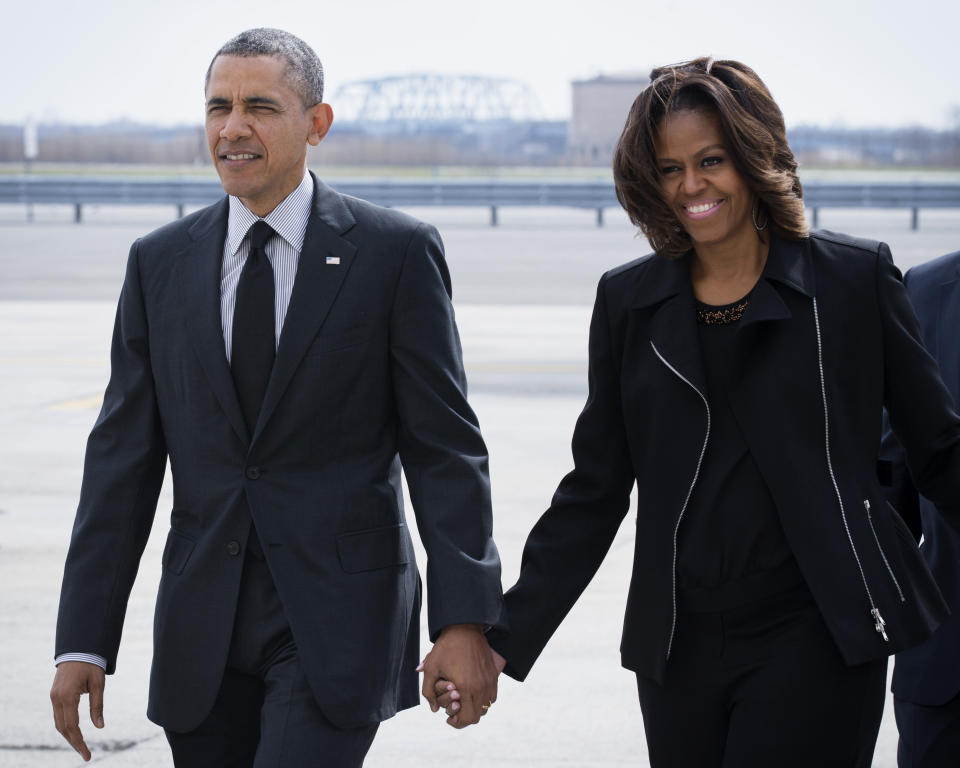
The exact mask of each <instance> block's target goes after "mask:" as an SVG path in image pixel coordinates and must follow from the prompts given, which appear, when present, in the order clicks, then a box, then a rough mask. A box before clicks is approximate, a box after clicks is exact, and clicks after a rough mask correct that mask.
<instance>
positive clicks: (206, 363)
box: [180, 198, 249, 443]
mask: <svg viewBox="0 0 960 768" xmlns="http://www.w3.org/2000/svg"><path fill="white" fill-rule="evenodd" d="M228 210H229V206H228V202H227V198H224V199H223V200H222V201H221V202H220V203H218V204H216V205H215V206H213V207H211V208H210V209H209V210H208V212H207V214H206V215H204V216H203V217H201V218H200V219H198V220H197V222H196V223H195V224H194V225H193V226H192V227H191V228H190V230H189V234H190V237H191V238H192V239H193V242H192V243H191V244H190V245H188V246H187V248H186V250H185V251H184V252H183V253H182V254H181V256H180V284H181V286H182V288H183V296H184V301H185V304H186V310H187V316H188V317H189V318H191V328H192V330H193V333H191V336H190V338H191V341H192V342H193V348H194V350H195V351H196V353H197V358H198V359H199V361H200V366H201V367H202V368H203V371H204V373H205V374H206V376H207V379H208V381H209V382H210V387H211V388H212V389H213V392H214V395H215V396H216V398H217V401H218V402H219V403H220V407H221V408H223V411H224V413H225V414H226V415H227V419H228V420H229V421H230V424H231V426H232V427H233V429H234V431H235V432H236V433H237V436H238V437H239V438H240V439H241V440H242V441H243V442H244V443H246V442H247V441H248V440H249V434H248V433H247V428H246V425H245V424H244V421H243V412H242V411H241V410H240V403H239V401H238V400H237V393H236V389H234V386H233V377H232V376H231V375H230V366H229V365H228V364H227V353H226V351H225V349H224V346H223V326H222V325H221V318H220V272H221V267H222V262H223V241H224V238H225V237H226V229H227V214H228Z"/></svg>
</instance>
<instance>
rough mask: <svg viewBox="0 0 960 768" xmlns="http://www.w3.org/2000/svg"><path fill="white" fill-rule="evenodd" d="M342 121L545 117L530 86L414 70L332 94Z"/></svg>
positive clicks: (445, 122)
mask: <svg viewBox="0 0 960 768" xmlns="http://www.w3.org/2000/svg"><path fill="white" fill-rule="evenodd" d="M330 104H331V105H332V106H333V109H334V114H335V115H336V117H337V120H338V121H339V122H349V123H361V124H371V123H374V124H382V125H389V124H396V125H398V126H400V125H412V124H413V125H415V126H416V127H429V126H431V125H438V124H441V125H458V124H464V123H468V124H469V123H475V122H482V121H512V122H524V121H531V120H540V119H542V111H541V109H540V104H539V102H538V100H537V97H536V96H535V95H534V93H533V91H532V90H530V88H529V87H528V86H527V85H526V84H524V83H522V82H520V81H518V80H511V79H508V78H496V77H480V76H476V75H439V74H412V75H402V76H397V77H382V78H379V79H375V80H356V81H353V82H349V83H344V84H343V85H341V86H340V87H339V88H338V89H337V90H336V91H335V92H334V94H333V95H332V96H331V97H330Z"/></svg>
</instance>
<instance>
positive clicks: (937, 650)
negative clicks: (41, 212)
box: [884, 251, 960, 706]
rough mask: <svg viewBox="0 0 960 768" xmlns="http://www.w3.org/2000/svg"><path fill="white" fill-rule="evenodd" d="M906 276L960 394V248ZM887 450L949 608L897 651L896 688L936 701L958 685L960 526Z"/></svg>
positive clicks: (890, 448) (909, 696)
mask: <svg viewBox="0 0 960 768" xmlns="http://www.w3.org/2000/svg"><path fill="white" fill-rule="evenodd" d="M904 283H905V284H906V287H907V293H908V295H909V296H910V299H911V301H912V302H913V305H914V307H915V308H916V310H917V316H918V317H919V319H920V330H921V333H922V334H923V341H924V344H926V346H927V349H929V350H930V352H931V354H932V355H933V356H934V357H935V358H936V359H937V362H938V363H939V364H940V374H941V376H942V377H943V381H944V383H945V384H946V385H947V389H949V390H950V393H951V394H952V395H953V398H954V400H955V401H960V251H957V252H956V253H951V254H948V255H946V256H942V257H941V258H939V259H934V260H933V261H929V262H927V263H926V264H921V265H920V266H918V267H914V268H913V269H911V270H910V271H909V272H907V274H906V276H905V277H904ZM884 449H885V452H886V455H887V457H888V458H891V459H892V460H893V472H892V478H893V483H892V488H891V492H890V500H891V502H892V503H893V505H894V506H895V507H896V508H897V510H898V511H899V512H900V514H901V516H903V518H904V519H905V520H906V521H907V523H908V524H909V525H910V528H911V529H912V530H913V531H914V534H915V535H916V536H917V538H919V537H920V533H921V532H922V533H923V538H924V542H923V546H922V547H921V552H923V557H924V559H925V560H926V561H927V564H928V565H929V566H930V570H931V571H932V572H933V575H934V578H936V580H937V584H938V585H939V586H940V590H941V591H942V592H943V596H944V598H945V599H946V601H947V604H948V605H949V606H950V610H951V611H952V613H951V615H950V617H949V618H947V619H946V620H945V621H944V622H943V624H941V625H940V627H939V628H938V629H937V631H936V632H934V634H933V636H932V637H930V639H929V640H927V641H926V642H924V643H923V644H922V645H919V646H917V647H916V648H911V649H910V650H909V651H903V652H901V653H898V654H897V662H896V666H895V667H894V671H893V692H894V693H895V694H896V696H897V698H900V699H904V700H906V701H912V702H914V703H917V704H924V705H928V706H936V705H939V704H944V703H946V702H947V701H949V700H950V699H952V698H953V697H954V696H956V695H957V693H958V692H960V663H958V660H960V531H958V530H957V529H956V528H954V527H952V526H951V525H950V524H949V523H948V522H947V520H946V519H945V518H944V516H943V515H942V514H939V513H938V512H937V509H936V507H934V505H933V503H932V502H931V501H929V500H928V499H926V498H924V497H923V496H920V495H919V494H918V493H917V490H916V488H915V487H914V484H913V482H912V481H911V478H910V474H909V473H908V472H907V468H906V463H905V460H904V455H903V451H902V450H901V448H900V446H899V444H898V443H897V442H896V440H895V439H894V438H893V435H892V434H891V433H888V434H887V436H886V438H885V441H884Z"/></svg>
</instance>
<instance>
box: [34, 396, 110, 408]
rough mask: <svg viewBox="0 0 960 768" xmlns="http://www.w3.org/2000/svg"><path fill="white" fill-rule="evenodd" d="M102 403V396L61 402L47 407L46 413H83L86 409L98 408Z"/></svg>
mask: <svg viewBox="0 0 960 768" xmlns="http://www.w3.org/2000/svg"><path fill="white" fill-rule="evenodd" d="M102 403H103V395H94V396H93V397H78V398H76V399H75V400H63V401H61V402H59V403H53V404H52V405H48V406H47V408H46V410H48V411H85V410H87V409H88V408H99V407H100V405H101V404H102Z"/></svg>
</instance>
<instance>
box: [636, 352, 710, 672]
mask: <svg viewBox="0 0 960 768" xmlns="http://www.w3.org/2000/svg"><path fill="white" fill-rule="evenodd" d="M650 346H651V347H653V353H654V354H655V355H656V356H657V357H658V358H659V359H660V362H662V363H663V364H664V365H665V366H667V368H669V369H670V370H671V371H673V373H674V374H676V376H677V377H678V378H679V379H680V380H681V381H683V382H685V383H686V384H687V385H689V386H690V388H691V389H692V390H693V391H694V392H696V393H697V394H698V395H700V399H701V400H703V407H704V408H706V409H707V433H706V434H705V435H704V436H703V447H702V448H701V449H700V458H698V459H697V469H696V471H695V472H694V473H693V480H691V481H690V488H688V489H687V497H686V498H685V499H684V500H683V506H682V507H681V508H680V514H679V515H678V516H677V524H676V525H675V526H674V528H673V571H672V573H671V578H672V579H673V623H672V624H671V625H670V639H669V640H668V641H667V658H668V659H669V658H670V652H671V651H672V650H673V637H674V635H675V634H676V631H677V536H678V534H679V532H680V521H681V520H683V514H684V512H686V511H687V506H688V505H689V504H690V497H691V496H692V495H693V487H694V486H695V485H696V484H697V478H699V477H700V466H701V465H702V464H703V457H704V454H706V452H707V442H708V441H709V440H710V404H709V403H708V402H707V398H706V397H705V396H704V394H703V392H701V391H700V390H699V389H697V387H696V386H695V385H694V384H693V382H691V381H690V380H689V379H688V378H687V377H686V376H684V375H683V374H682V373H680V371H678V370H677V369H676V368H674V367H673V366H672V365H670V363H669V362H668V361H667V359H666V358H665V357H664V356H663V355H661V354H660V350H658V349H657V345H656V344H654V343H653V341H651V342H650Z"/></svg>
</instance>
